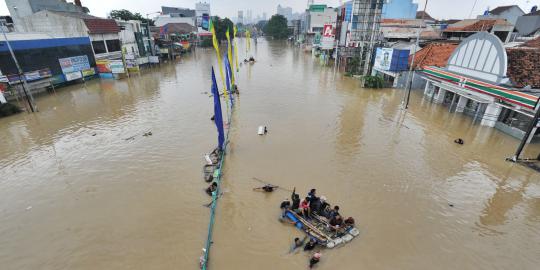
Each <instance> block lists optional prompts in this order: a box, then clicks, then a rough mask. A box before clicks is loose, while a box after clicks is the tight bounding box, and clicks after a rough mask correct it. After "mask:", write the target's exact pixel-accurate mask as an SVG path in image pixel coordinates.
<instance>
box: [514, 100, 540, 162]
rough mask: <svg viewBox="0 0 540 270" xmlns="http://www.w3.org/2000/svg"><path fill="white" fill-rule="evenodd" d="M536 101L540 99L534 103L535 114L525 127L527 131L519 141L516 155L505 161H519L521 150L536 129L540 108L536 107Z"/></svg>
mask: <svg viewBox="0 0 540 270" xmlns="http://www.w3.org/2000/svg"><path fill="white" fill-rule="evenodd" d="M538 101H540V98H539V99H538V100H537V101H536V104H535V106H534V108H535V109H536V113H535V114H534V117H533V119H532V120H531V123H530V124H529V126H528V127H527V131H526V132H525V135H524V136H523V139H522V140H521V143H520V144H519V146H518V148H517V150H516V154H515V155H514V156H513V157H512V158H510V159H507V160H510V161H513V162H517V161H519V156H521V152H523V149H524V148H525V145H526V144H527V142H528V141H529V137H531V133H532V131H533V129H534V128H535V127H538V119H539V118H540V107H539V106H538V105H539V104H538Z"/></svg>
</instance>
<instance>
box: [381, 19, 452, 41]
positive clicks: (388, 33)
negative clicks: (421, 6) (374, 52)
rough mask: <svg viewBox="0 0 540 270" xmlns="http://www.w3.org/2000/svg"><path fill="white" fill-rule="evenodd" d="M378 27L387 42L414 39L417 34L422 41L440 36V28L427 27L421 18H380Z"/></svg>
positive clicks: (439, 37)
mask: <svg viewBox="0 0 540 270" xmlns="http://www.w3.org/2000/svg"><path fill="white" fill-rule="evenodd" d="M380 28H381V34H382V38H383V39H384V41H387V42H396V41H406V42H409V41H414V40H416V38H417V37H418V35H420V36H419V38H420V40H421V41H422V42H423V41H427V40H437V39H441V38H442V36H441V31H440V30H438V29H436V28H432V27H428V25H427V23H426V22H425V21H424V20H421V19H382V21H381V26H380Z"/></svg>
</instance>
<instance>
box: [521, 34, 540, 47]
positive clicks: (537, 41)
mask: <svg viewBox="0 0 540 270" xmlns="http://www.w3.org/2000/svg"><path fill="white" fill-rule="evenodd" d="M519 47H528V48H537V49H540V37H537V38H535V39H532V40H529V41H527V42H525V43H523V44H522V45H520V46H519Z"/></svg>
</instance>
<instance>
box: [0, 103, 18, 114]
mask: <svg viewBox="0 0 540 270" xmlns="http://www.w3.org/2000/svg"><path fill="white" fill-rule="evenodd" d="M20 112H22V110H21V109H20V108H19V107H17V106H16V105H13V104H11V103H2V104H0V117H4V116H10V115H13V114H16V113H20Z"/></svg>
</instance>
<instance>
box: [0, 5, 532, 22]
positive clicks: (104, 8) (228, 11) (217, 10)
mask: <svg viewBox="0 0 540 270" xmlns="http://www.w3.org/2000/svg"><path fill="white" fill-rule="evenodd" d="M81 1H82V3H83V5H84V6H87V7H88V8H89V9H90V13H91V14H92V15H95V16H99V17H105V16H106V15H107V13H108V12H110V11H111V10H113V9H128V10H131V11H133V12H139V13H141V14H143V16H144V15H145V14H147V13H151V12H155V11H159V10H160V9H161V6H162V5H165V6H174V7H188V8H194V7H195V3H196V2H199V1H202V2H209V3H210V4H211V11H212V15H218V16H220V17H236V14H237V12H238V10H240V9H241V10H247V9H251V10H253V17H254V18H255V17H257V15H261V14H262V13H263V12H266V13H267V14H268V17H270V15H272V14H275V13H276V7H277V5H278V4H281V5H282V6H290V7H292V8H293V10H294V11H295V12H300V11H302V10H303V9H305V7H306V5H307V0H206V1H205V0H81ZM394 1H403V0H394ZM405 1H406V0H405ZM68 2H72V0H68ZM343 2H345V1H343ZM414 2H417V3H420V7H419V10H422V9H423V6H424V3H425V0H414ZM474 2H475V0H429V3H428V7H427V12H428V13H429V14H430V15H431V16H433V17H434V18H436V19H450V18H455V19H464V18H468V17H469V14H470V13H471V10H472V8H473V5H474ZM476 2H477V3H476V7H475V8H474V11H473V15H477V14H481V13H483V11H484V10H486V8H487V7H491V8H494V7H497V6H501V5H512V4H517V5H519V6H520V7H521V9H523V11H525V12H528V11H529V10H530V9H531V7H532V6H533V5H540V0H476ZM315 3H316V4H319V3H324V4H328V5H329V6H333V7H336V6H338V5H339V3H340V1H339V0H315ZM8 14H9V12H8V10H7V7H6V4H5V0H0V15H8ZM245 16H246V15H245V13H244V17H245ZM473 17H475V16H473Z"/></svg>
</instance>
